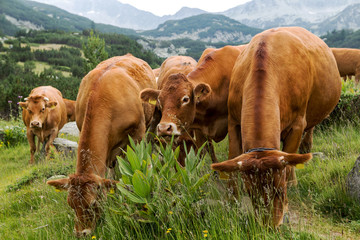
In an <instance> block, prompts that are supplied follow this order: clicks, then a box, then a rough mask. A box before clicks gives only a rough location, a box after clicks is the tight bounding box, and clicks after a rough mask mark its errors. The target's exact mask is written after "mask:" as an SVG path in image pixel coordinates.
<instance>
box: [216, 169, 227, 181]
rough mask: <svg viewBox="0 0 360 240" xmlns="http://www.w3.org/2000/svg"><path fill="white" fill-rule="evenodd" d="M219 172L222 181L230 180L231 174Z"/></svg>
mask: <svg viewBox="0 0 360 240" xmlns="http://www.w3.org/2000/svg"><path fill="white" fill-rule="evenodd" d="M218 172H219V174H220V175H219V179H221V180H229V179H230V177H229V174H227V173H226V172H221V171H218Z"/></svg>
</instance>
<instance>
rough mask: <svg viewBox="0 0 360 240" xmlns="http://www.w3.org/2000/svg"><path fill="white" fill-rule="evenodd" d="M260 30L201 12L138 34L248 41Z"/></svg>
mask: <svg viewBox="0 0 360 240" xmlns="http://www.w3.org/2000/svg"><path fill="white" fill-rule="evenodd" d="M261 31H262V30H260V29H257V28H252V27H248V26H246V25H244V24H241V23H239V22H238V21H235V20H233V19H231V18H228V17H225V16H223V15H217V14H201V15H196V16H192V17H188V18H184V19H181V20H169V21H166V22H165V23H163V24H160V25H159V27H157V28H156V29H155V30H149V31H144V32H141V33H140V35H142V36H144V37H146V38H150V39H157V40H174V39H182V38H189V39H192V40H199V41H203V42H209V43H218V42H225V43H243V42H248V41H250V39H251V38H252V37H253V36H254V35H255V34H257V33H259V32H261Z"/></svg>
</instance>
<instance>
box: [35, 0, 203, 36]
mask: <svg viewBox="0 0 360 240" xmlns="http://www.w3.org/2000/svg"><path fill="white" fill-rule="evenodd" d="M36 1H38V2H42V3H46V4H51V5H54V6H57V7H59V8H62V9H64V10H66V11H68V12H71V13H74V14H77V15H81V16H84V17H87V18H89V19H91V20H93V21H95V22H99V23H106V24H111V25H114V26H118V27H121V28H131V29H136V30H150V29H155V28H156V27H158V26H159V24H161V23H164V22H165V21H168V20H176V19H182V18H186V17H191V16H194V15H198V14H202V13H205V11H204V10H201V9H197V8H188V7H184V8H182V9H180V10H179V11H178V12H177V13H175V14H174V15H165V16H162V17H160V16H156V15H154V14H152V13H150V12H147V11H143V10H140V9H137V8H135V7H133V6H131V5H129V4H123V3H121V2H119V1H117V0H106V1H103V0H36ZM159 7H161V6H159Z"/></svg>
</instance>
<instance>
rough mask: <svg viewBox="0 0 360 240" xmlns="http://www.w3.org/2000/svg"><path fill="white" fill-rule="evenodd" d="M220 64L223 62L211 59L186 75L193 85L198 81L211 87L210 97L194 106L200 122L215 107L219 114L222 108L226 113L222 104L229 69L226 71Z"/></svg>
mask: <svg viewBox="0 0 360 240" xmlns="http://www.w3.org/2000/svg"><path fill="white" fill-rule="evenodd" d="M222 64H225V63H224V62H221V61H220V63H219V61H212V62H211V63H208V64H207V65H206V67H205V66H200V67H199V68H197V69H196V70H194V71H193V72H191V73H189V75H188V79H189V81H190V82H191V83H192V84H193V86H194V87H195V86H196V85H198V84H200V83H206V84H209V86H210V87H211V95H210V97H209V98H208V99H207V100H206V101H204V102H203V103H200V104H198V105H197V108H196V118H198V119H197V120H198V121H199V120H200V122H202V120H201V119H202V118H206V112H213V111H214V110H215V109H216V112H217V113H219V114H220V113H221V112H222V110H224V111H225V112H224V114H227V108H224V106H227V98H228V95H229V90H228V89H229V84H230V76H231V71H230V72H227V71H226V70H225V69H226V68H225V67H224V66H222ZM218 108H220V109H218ZM195 121H196V120H195ZM204 121H206V119H205V120H204Z"/></svg>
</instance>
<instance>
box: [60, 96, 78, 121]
mask: <svg viewBox="0 0 360 240" xmlns="http://www.w3.org/2000/svg"><path fill="white" fill-rule="evenodd" d="M63 100H64V103H65V106H66V113H67V119H68V120H67V121H68V122H73V121H75V105H76V101H73V100H69V99H66V98H63Z"/></svg>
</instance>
